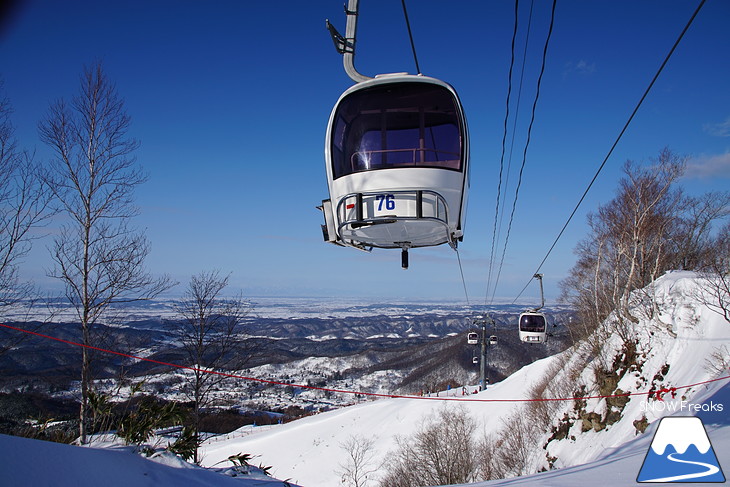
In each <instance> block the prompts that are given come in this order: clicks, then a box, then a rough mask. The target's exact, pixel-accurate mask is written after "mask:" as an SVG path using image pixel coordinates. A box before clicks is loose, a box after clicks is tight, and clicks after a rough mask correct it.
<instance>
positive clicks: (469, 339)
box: [466, 331, 479, 345]
mask: <svg viewBox="0 0 730 487" xmlns="http://www.w3.org/2000/svg"><path fill="white" fill-rule="evenodd" d="M466 343H467V344H469V345H476V344H477V343H479V335H478V334H476V333H475V332H473V331H472V332H469V334H468V335H467V336H466Z"/></svg>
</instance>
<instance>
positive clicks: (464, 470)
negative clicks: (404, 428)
mask: <svg viewBox="0 0 730 487" xmlns="http://www.w3.org/2000/svg"><path fill="white" fill-rule="evenodd" d="M475 426H476V422H475V421H474V419H473V418H472V417H471V416H469V414H468V413H467V412H466V410H465V409H464V408H446V407H445V408H443V409H440V410H439V411H438V413H437V414H436V415H435V416H433V417H431V418H429V419H428V420H427V421H424V422H423V423H422V424H421V426H420V428H419V429H418V430H417V431H416V433H415V434H414V435H413V436H412V437H411V438H408V439H402V438H400V439H399V441H398V447H399V448H398V450H397V451H396V452H395V453H394V454H393V457H392V458H391V461H390V463H389V464H388V466H387V472H386V475H385V477H384V478H383V480H382V481H381V484H380V485H381V487H411V486H414V485H448V484H456V483H467V482H472V481H474V480H475V477H476V473H477V461H476V459H475V456H474V447H475V442H474V438H473V432H474V428H475Z"/></svg>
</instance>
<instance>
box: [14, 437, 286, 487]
mask: <svg viewBox="0 0 730 487" xmlns="http://www.w3.org/2000/svg"><path fill="white" fill-rule="evenodd" d="M0 451H2V455H0V479H1V480H0V483H2V485H7V486H13V487H46V486H47V487H51V486H53V487H58V486H61V487H62V486H65V485H73V486H75V487H99V486H100V485H102V486H104V487H131V486H135V487H146V486H149V487H153V486H154V487H159V486H187V485H191V486H192V485H195V486H199V487H205V486H211V487H213V486H221V487H224V486H231V487H274V486H278V487H282V486H284V485H285V484H284V483H283V482H281V481H277V480H273V479H271V478H260V477H259V478H242V477H230V476H228V475H226V474H225V473H222V472H220V471H212V470H207V469H204V468H200V467H197V466H194V465H191V464H190V463H187V462H184V461H182V460H180V459H179V458H177V457H175V456H173V455H160V456H157V457H153V458H151V459H147V458H145V457H142V456H141V455H139V454H137V453H134V452H133V451H132V450H131V449H130V448H127V447H114V448H86V447H79V446H73V445H65V444H61V443H52V442H48V441H39V440H31V439H27V438H19V437H14V436H6V435H0ZM261 476H263V474H261Z"/></svg>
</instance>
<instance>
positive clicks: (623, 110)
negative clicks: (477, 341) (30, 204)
mask: <svg viewBox="0 0 730 487" xmlns="http://www.w3.org/2000/svg"><path fill="white" fill-rule="evenodd" d="M342 4H343V0H316V1H308V2H305V1H301V0H300V1H292V0H279V1H276V2H253V1H219V2H199V1H189V0H182V1H181V0H176V1H168V0H155V1H149V0H148V1H138V0H133V1H125V2H116V1H104V2H99V1H89V0H79V1H69V2H58V1H52V0H31V1H27V2H20V3H19V4H18V5H17V8H16V9H15V10H14V11H13V12H12V15H9V14H7V13H6V18H5V19H4V21H3V22H2V24H0V28H1V29H2V30H0V77H1V78H2V79H3V80H4V86H3V91H4V95H5V96H7V97H8V98H9V99H10V101H11V103H12V104H13V106H14V109H15V114H14V118H13V122H14V124H15V126H16V135H17V138H18V140H19V143H20V145H21V146H23V147H25V148H28V149H31V150H36V157H38V158H41V159H43V158H46V157H48V155H49V154H48V150H47V149H46V148H45V147H44V146H43V145H42V143H41V142H40V141H39V139H38V134H37V123H38V121H39V120H40V119H41V118H42V117H43V116H44V114H45V113H46V110H47V108H48V106H49V104H50V103H51V102H52V101H54V100H56V99H58V98H60V97H64V98H70V97H71V96H73V95H74V94H75V93H76V92H77V90H78V78H79V75H80V74H81V72H82V70H83V68H84V66H85V65H89V64H91V63H93V62H95V61H98V60H100V61H102V62H103V65H104V68H105V71H106V73H107V74H108V75H109V76H110V78H111V79H112V80H113V81H114V82H115V83H116V85H117V88H118V91H119V93H120V94H121V96H122V97H123V98H124V99H125V102H126V108H127V111H128V113H129V114H130V115H131V117H132V126H131V135H132V136H133V137H135V138H137V139H138V140H139V141H140V142H141V147H140V149H139V150H138V152H137V158H138V161H139V163H140V164H141V165H142V166H143V167H144V169H145V170H146V171H147V172H148V173H149V175H150V178H149V180H148V181H147V182H146V183H145V184H144V185H142V186H141V187H140V188H139V189H138V191H137V203H138V205H139V207H140V208H141V215H140V216H139V217H138V218H137V219H136V221H135V223H136V224H137V225H138V226H139V227H141V228H144V229H146V234H147V237H148V238H149V240H150V241H151V244H152V253H151V254H150V256H149V258H148V267H149V269H150V270H151V271H152V272H153V273H168V274H170V275H171V276H173V278H175V279H176V280H178V281H180V282H181V283H182V284H185V283H187V281H188V280H189V278H190V276H191V275H192V274H195V273H198V272H199V271H202V270H210V269H219V270H221V271H222V272H224V273H227V272H231V285H232V288H233V289H241V290H243V292H244V294H246V295H249V296H261V295H269V296H322V297H327V296H333V297H337V296H346V297H349V298H357V297H360V296H362V297H367V298H373V297H378V298H382V299H386V300H388V299H392V300H396V299H407V300H416V299H422V298H423V299H434V300H435V299H454V300H461V301H463V300H465V293H464V288H463V286H462V281H461V274H460V271H459V266H458V262H457V256H456V253H455V252H454V251H453V250H451V249H450V248H449V247H448V246H442V247H438V248H430V249H415V250H412V251H411V268H410V269H409V270H407V271H403V270H401V268H400V255H399V252H398V251H388V250H378V249H376V250H374V251H373V252H372V253H371V254H366V253H363V252H359V251H356V250H353V249H345V248H338V247H335V246H332V245H329V244H325V243H324V242H323V241H322V237H321V232H320V228H319V226H320V224H321V223H322V216H321V213H320V212H319V211H317V210H316V209H315V207H316V206H317V205H318V204H320V202H321V200H322V199H324V198H326V197H327V184H326V180H325V171H324V160H323V146H324V136H325V129H326V124H327V119H328V116H329V113H330V110H331V109H332V106H333V104H334V102H335V101H336V100H337V98H338V97H339V95H340V94H341V92H342V91H344V90H345V89H346V88H347V87H349V86H350V85H351V84H352V81H351V80H350V79H349V78H348V77H347V75H346V74H345V72H344V70H343V69H342V61H341V57H340V55H338V54H337V53H336V52H335V50H334V48H333V45H332V41H331V40H330V38H329V34H328V33H327V31H326V29H325V26H324V25H325V19H326V18H329V19H330V20H331V21H332V22H333V23H334V24H335V26H337V27H338V28H339V30H340V31H342V32H344V27H345V16H344V13H343V9H342ZM407 4H408V9H409V15H410V21H411V27H412V30H413V35H414V39H415V43H416V49H417V53H418V58H419V63H420V66H421V70H422V72H423V73H424V74H427V75H430V76H434V77H437V78H441V79H443V80H445V81H447V82H449V83H451V84H452V85H453V86H454V87H455V88H456V89H457V91H458V92H459V94H460V97H461V99H462V102H463V104H464V106H465V110H466V114H467V118H468V122H469V127H470V133H471V164H472V166H471V167H472V171H471V191H470V200H469V206H468V213H467V223H466V232H465V239H464V242H463V243H462V244H461V245H460V250H459V252H460V257H461V261H462V264H463V269H464V275H465V278H466V281H467V290H468V296H469V301H470V302H471V303H472V304H475V303H477V304H478V303H480V302H483V301H484V300H485V295H486V276H487V270H488V258H489V254H490V249H491V238H492V226H493V218H494V209H495V198H496V190H497V177H498V171H499V158H500V152H501V140H502V135H503V121H504V116H505V103H506V96H507V73H508V68H509V61H510V42H511V37H512V29H513V11H514V3H512V2H504V1H499V2H486V1H485V2H474V1H466V0H464V1H453V2H443V1H435V0H433V1H432V0H417V1H416V0H411V1H409V2H407ZM697 5H698V2H697V1H677V0H670V1H666V0H661V1H659V0H656V1H654V0H646V1H640V2H636V1H633V0H632V1H610V2H608V1H606V2H585V1H579V0H558V4H557V9H556V19H555V26H554V31H553V37H552V40H551V44H550V48H549V51H548V58H547V65H546V70H545V74H544V78H543V83H542V87H541V97H540V100H539V103H538V106H537V113H536V119H535V123H534V127H533V131H532V141H531V143H530V146H529V150H528V154H527V160H526V166H525V172H524V176H523V182H522V186H521V190H520V198H519V200H518V203H517V208H516V213H515V219H514V223H513V227H512V233H511V236H510V245H509V247H508V248H507V253H506V257H505V261H504V267H503V270H502V275H501V279H500V282H499V286H498V288H497V291H496V296H497V297H500V298H505V299H510V300H511V299H512V298H514V297H515V296H516V295H517V293H519V291H520V290H521V289H522V288H523V286H524V285H525V284H526V283H527V282H528V281H529V279H530V277H531V276H532V273H533V272H534V270H535V268H536V267H537V266H538V264H539V263H540V261H541V260H542V258H543V257H544V255H545V253H546V252H547V250H548V248H549V246H550V244H551V243H552V241H553V240H554V238H555V237H556V235H557V233H558V231H559V230H560V228H561V227H562V225H563V223H564V222H565V220H566V218H567V217H568V215H569V214H570V212H571V211H572V209H573V207H574V205H575V204H576V203H577V201H578V199H579V197H580V195H581V194H582V192H583V190H584V189H585V187H586V185H587V184H588V182H589V181H590V179H591V178H592V176H593V174H594V172H595V171H596V169H597V167H598V165H599V164H600V163H601V161H602V160H603V158H604V157H605V155H606V153H607V152H608V150H609V148H610V146H611V144H612V143H613V141H614V139H615V138H616V136H617V135H618V133H619V131H620V129H621V128H622V127H623V124H624V123H625V122H626V120H627V119H628V116H629V115H630V113H631V111H632V110H633V108H634V106H635V104H636V103H637V102H638V100H639V98H640V96H641V95H642V93H643V91H644V90H645V89H646V87H647V85H648V83H649V81H650V80H651V78H652V77H653V75H654V73H655V72H656V70H657V69H658V67H659V65H660V64H661V61H662V60H663V59H664V56H665V55H666V54H667V53H668V51H669V49H670V47H671V46H672V44H673V43H674V41H675V39H676V38H677V36H678V35H679V33H680V31H681V30H682V28H683V27H684V25H685V24H686V22H687V21H688V19H689V18H690V16H691V14H692V12H693V11H694V9H695V8H696V6H697ZM529 6H530V4H529V3H528V2H526V1H523V2H520V26H521V31H520V35H519V38H518V54H519V55H518V59H517V62H518V64H517V66H516V72H518V71H519V67H520V64H519V63H521V60H522V56H521V53H522V49H523V48H524V39H525V32H526V26H527V18H528V9H529ZM549 7H550V2H547V1H545V0H539V1H537V2H535V5H534V12H533V19H532V30H531V32H530V44H529V46H528V49H527V57H526V67H525V75H524V86H523V91H522V98H521V106H520V111H519V112H518V119H517V122H516V131H515V145H514V155H513V157H512V162H511V174H510V175H509V181H508V182H507V184H508V186H507V189H506V193H507V195H508V197H507V202H506V204H507V210H509V209H510V208H511V204H512V198H513V195H514V184H515V181H516V179H517V170H518V169H519V165H520V164H521V160H522V151H523V148H524V142H525V135H526V130H527V124H528V122H529V109H530V107H531V106H532V101H533V97H534V92H535V85H536V80H537V74H538V70H539V62H540V56H541V53H542V47H543V44H544V40H545V36H546V32H547V26H548V21H549ZM729 21H730V3H729V2H726V1H724V0H708V1H707V3H706V5H705V6H704V7H703V9H702V11H701V12H700V14H699V16H698V17H697V19H696V20H695V23H694V24H693V26H692V27H691V28H690V30H689V31H688V33H687V35H686V36H685V39H684V40H683V41H682V43H681V45H680V46H679V48H678V49H677V51H676V52H675V54H674V56H673V57H672V59H671V61H670V62H669V64H668V66H667V67H666V69H665V71H664V73H663V74H662V75H661V77H660V78H659V80H658V82H657V83H656V85H655V86H654V88H653V91H652V92H651V93H650V95H649V97H648V98H647V100H646V101H645V103H644V105H643V107H642V108H641V110H640V111H639V113H638V115H637V116H636V118H635V120H634V122H633V123H632V125H631V126H630V127H629V130H628V132H627V133H626V135H625V136H624V138H623V139H622V141H621V142H620V143H619V145H618V147H617V148H616V150H615V152H614V154H613V155H612V157H611V158H610V160H609V162H608V164H607V166H606V168H605V170H604V171H603V172H602V174H601V176H600V177H599V179H598V181H597V183H596V185H595V187H594V189H593V190H592V191H591V192H590V193H589V195H588V197H587V199H586V200H585V202H584V203H583V206H582V207H581V209H580V210H579V212H578V214H577V215H576V217H575V219H574V220H573V222H572V223H571V225H570V226H569V227H568V230H567V231H566V233H565V234H564V236H563V237H562V239H561V241H560V242H559V244H558V246H557V248H556V249H555V250H554V251H553V253H552V254H551V256H550V258H549V260H548V261H547V262H546V264H545V265H544V266H543V269H542V272H543V273H544V274H545V279H544V282H545V289H546V295H547V297H548V299H552V298H554V297H556V296H557V295H558V294H559V289H558V282H559V281H560V280H561V279H562V278H564V277H565V275H566V273H567V271H568V270H569V269H570V267H571V266H572V264H573V262H574V256H573V253H572V250H573V248H574V247H575V245H576V243H577V242H578V241H579V240H580V239H581V238H582V237H583V236H585V234H586V226H585V215H586V213H587V212H589V211H592V210H595V209H596V208H597V206H598V205H599V204H601V203H605V202H607V201H608V200H610V199H611V198H612V196H613V192H614V188H616V183H617V181H618V178H619V177H620V167H621V165H622V164H623V163H624V161H625V160H627V159H633V160H636V161H648V160H649V159H650V158H652V157H655V156H656V155H657V154H658V153H659V151H660V149H662V148H663V147H665V146H667V147H669V148H670V149H672V150H673V151H675V152H677V153H679V154H683V155H687V156H689V157H691V161H690V162H691V165H690V167H691V171H690V172H689V173H688V176H687V177H686V178H685V181H684V185H685V188H686V190H687V191H688V192H689V193H690V194H699V193H702V192H705V191H709V190H713V189H727V188H728V187H729V186H730V185H729V184H728V183H729V182H730V89H728V86H729V85H728V80H729V79H730V62H728V59H730V35H729V34H728V32H727V25H728V22H729ZM355 64H356V66H357V68H358V69H359V71H360V72H362V73H364V74H367V75H374V74H377V73H385V72H398V71H408V72H411V73H413V72H414V71H415V67H414V62H413V57H412V54H411V48H410V44H409V42H408V37H407V33H406V27H405V22H404V19H403V13H402V9H401V4H400V2H399V1H397V0H361V15H360V22H359V25H358V51H357V54H356V59H355ZM516 83H517V81H515V85H514V88H513V90H517V84H516ZM515 94H516V92H515V91H513V95H515ZM514 100H515V99H514V98H513V101H514ZM511 110H512V113H513V114H514V113H515V111H516V106H515V105H513V106H512V108H511ZM511 126H512V120H510V127H511ZM510 137H511V132H510ZM505 225H506V221H505ZM47 230H48V231H49V232H53V231H54V227H53V225H52V226H50V227H49V228H48V229H47ZM48 243H49V242H48V241H44V240H40V241H38V242H36V245H35V246H34V249H33V251H32V253H31V254H30V255H29V256H28V258H27V259H26V261H25V263H24V265H23V267H22V269H21V270H22V274H23V277H25V278H28V279H33V280H34V281H35V282H36V283H38V284H39V285H41V286H43V287H44V288H47V289H50V288H52V287H53V286H54V285H55V286H57V283H55V284H54V283H53V282H51V281H50V280H49V279H48V278H46V277H45V272H46V269H48V268H49V267H50V266H51V265H52V262H51V259H50V257H49V254H48V250H47V245H48ZM499 252H501V244H500V247H499ZM182 284H181V286H179V287H178V291H179V290H180V289H181V288H182ZM525 295H526V296H527V297H528V298H529V297H531V296H532V297H534V296H537V295H538V288H537V285H536V283H535V284H533V285H532V286H530V287H529V288H528V290H527V291H526V293H525Z"/></svg>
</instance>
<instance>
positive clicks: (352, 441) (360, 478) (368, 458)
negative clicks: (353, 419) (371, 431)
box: [339, 435, 378, 487]
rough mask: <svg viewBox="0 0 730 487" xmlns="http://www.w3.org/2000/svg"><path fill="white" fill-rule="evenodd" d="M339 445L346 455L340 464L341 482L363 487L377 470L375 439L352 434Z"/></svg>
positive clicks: (354, 486) (353, 486) (352, 486)
mask: <svg viewBox="0 0 730 487" xmlns="http://www.w3.org/2000/svg"><path fill="white" fill-rule="evenodd" d="M340 447H341V448H342V449H343V450H345V452H346V453H347V456H346V457H345V462H344V463H342V464H340V465H339V467H340V474H341V475H342V483H343V484H345V485H348V486H350V487H365V486H366V485H368V482H369V481H370V480H371V479H372V476H373V474H375V472H377V471H378V466H377V465H375V464H374V462H375V440H374V439H373V438H367V437H364V436H360V435H352V436H350V437H349V438H348V439H347V440H345V441H344V442H343V443H341V444H340Z"/></svg>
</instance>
